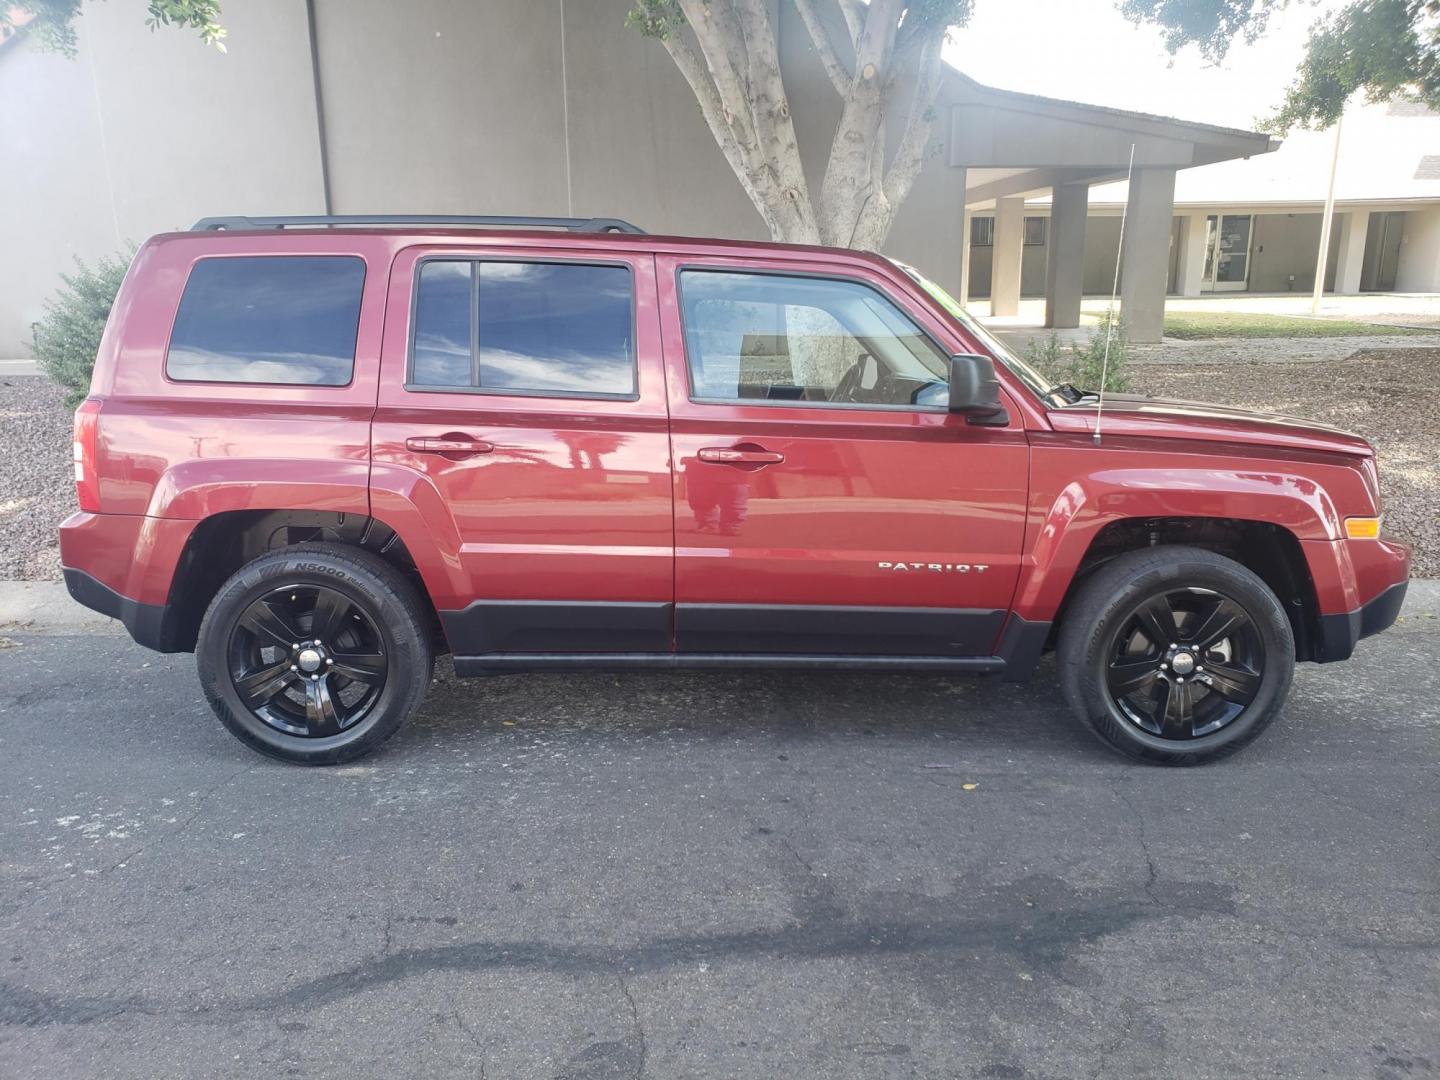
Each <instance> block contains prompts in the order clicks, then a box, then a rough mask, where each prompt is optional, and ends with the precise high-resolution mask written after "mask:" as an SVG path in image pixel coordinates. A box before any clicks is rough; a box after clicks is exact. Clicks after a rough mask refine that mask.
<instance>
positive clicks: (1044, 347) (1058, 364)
mask: <svg viewBox="0 0 1440 1080" xmlns="http://www.w3.org/2000/svg"><path fill="white" fill-rule="evenodd" d="M1107 332H1108V333H1109V335H1110V361H1109V363H1108V365H1107V364H1106V362H1105V335H1106V333H1107ZM1129 352H1130V345H1129V340H1128V338H1127V336H1126V333H1125V321H1124V320H1123V319H1121V318H1120V317H1119V316H1118V315H1115V314H1113V313H1109V312H1107V313H1106V314H1105V316H1104V318H1102V319H1101V320H1100V325H1099V327H1097V328H1096V330H1095V333H1094V334H1093V335H1091V337H1090V340H1089V341H1087V342H1086V343H1085V344H1084V345H1083V346H1082V345H1071V346H1070V348H1069V350H1068V351H1067V350H1066V349H1065V348H1064V347H1063V346H1062V345H1061V344H1060V338H1059V336H1058V335H1057V334H1056V333H1055V331H1053V330H1052V331H1050V335H1049V336H1048V337H1045V338H1036V339H1035V340H1033V341H1031V342H1030V344H1029V345H1028V346H1027V347H1026V349H1025V359H1026V360H1027V361H1029V363H1030V366H1031V367H1033V368H1035V369H1036V370H1037V371H1039V372H1040V374H1042V375H1044V376H1045V377H1046V378H1048V379H1050V380H1052V381H1054V382H1056V383H1070V384H1071V385H1072V386H1074V387H1076V388H1077V389H1080V390H1088V391H1095V390H1099V389H1101V386H1100V379H1101V371H1102V370H1103V371H1104V372H1105V376H1104V378H1105V386H1104V390H1105V391H1106V393H1112V392H1121V391H1125V390H1129V389H1130V374H1129V372H1128V371H1126V363H1127V361H1128V360H1129Z"/></svg>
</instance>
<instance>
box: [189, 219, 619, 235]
mask: <svg viewBox="0 0 1440 1080" xmlns="http://www.w3.org/2000/svg"><path fill="white" fill-rule="evenodd" d="M329 225H465V226H467V227H473V226H477V225H506V226H512V227H514V226H521V227H529V228H538V229H568V230H569V231H570V232H615V233H638V234H641V235H643V234H644V232H645V230H644V229H642V228H640V227H639V226H638V225H632V224H630V222H628V221H622V220H621V219H620V218H607V217H594V218H573V217H513V216H507V215H499V214H301V215H293V216H286V217H207V218H201V219H200V220H199V221H197V222H196V223H195V224H194V225H192V226H190V231H191V232H219V231H221V230H223V229H297V228H324V227H326V226H329Z"/></svg>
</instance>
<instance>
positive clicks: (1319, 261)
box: [1310, 113, 1345, 315]
mask: <svg viewBox="0 0 1440 1080" xmlns="http://www.w3.org/2000/svg"><path fill="white" fill-rule="evenodd" d="M1344 123H1345V114H1344V113H1341V114H1340V118H1339V119H1338V120H1336V121H1335V149H1334V151H1333V152H1332V153H1331V155H1330V190H1329V191H1327V192H1326V193H1325V216H1324V218H1323V219H1322V220H1321V222H1320V252H1319V254H1317V255H1316V256H1315V292H1314V293H1313V294H1312V295H1311V297H1310V314H1311V315H1319V314H1320V294H1321V293H1323V292H1324V291H1325V264H1326V263H1327V262H1329V261H1330V258H1329V256H1330V219H1331V218H1333V217H1334V216H1335V170H1336V167H1337V166H1338V165H1339V164H1340V127H1341V125H1342V124H1344Z"/></svg>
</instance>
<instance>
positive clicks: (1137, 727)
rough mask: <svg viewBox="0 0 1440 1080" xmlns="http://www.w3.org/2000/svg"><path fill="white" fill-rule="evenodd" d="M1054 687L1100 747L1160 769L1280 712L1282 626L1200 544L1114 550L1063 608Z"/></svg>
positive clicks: (1286, 645) (1256, 729)
mask: <svg viewBox="0 0 1440 1080" xmlns="http://www.w3.org/2000/svg"><path fill="white" fill-rule="evenodd" d="M1056 651H1057V654H1058V656H1057V658H1058V661H1059V669H1060V688H1061V691H1062V693H1063V694H1064V696H1065V699H1066V701H1067V702H1068V703H1069V705H1070V707H1071V708H1072V710H1074V712H1075V713H1076V715H1077V716H1079V718H1080V719H1081V720H1082V721H1084V723H1085V724H1086V726H1087V727H1089V728H1090V730H1091V731H1093V732H1094V733H1095V734H1096V735H1097V736H1099V737H1100V739H1101V740H1102V741H1104V742H1105V743H1107V744H1108V745H1110V746H1111V747H1113V748H1114V749H1116V750H1119V751H1120V752H1121V753H1123V754H1127V755H1129V756H1130V757H1133V758H1138V759H1140V760H1142V761H1149V762H1156V763H1159V764H1165V765H1194V764H1198V763H1200V762H1202V761H1208V760H1213V759H1215V758H1219V757H1223V756H1225V755H1228V754H1232V753H1234V752H1235V751H1236V750H1239V749H1240V748H1241V747H1242V746H1244V745H1245V744H1247V743H1249V742H1250V741H1251V740H1252V739H1254V738H1255V737H1256V736H1258V735H1259V734H1260V732H1262V731H1263V730H1264V729H1265V728H1266V727H1267V726H1268V725H1269V724H1270V722H1271V721H1272V720H1274V719H1275V716H1276V715H1277V714H1278V713H1279V712H1280V710H1281V708H1282V707H1283V706H1284V703H1285V698H1286V696H1287V694H1288V693H1289V690H1290V681H1291V677H1292V675H1293V672H1294V667H1295V640H1294V636H1293V634H1292V632H1291V628H1290V621H1289V619H1288V618H1287V617H1286V614H1285V611H1284V609H1283V608H1282V607H1281V606H1280V602H1279V601H1278V600H1277V599H1276V598H1275V594H1274V593H1272V592H1271V591H1270V589H1269V587H1268V586H1267V585H1266V584H1265V583H1264V582H1263V581H1262V580H1260V578H1259V577H1257V576H1256V575H1255V574H1254V573H1252V572H1251V571H1250V570H1248V569H1246V568H1245V567H1244V566H1241V565H1240V564H1239V563H1237V562H1235V561H1234V560H1233V559H1227V558H1225V557H1224V556H1222V555H1217V554H1215V553H1214V552H1212V551H1205V550H1203V549H1201V548H1192V547H1179V546H1174V547H1170V546H1164V547H1155V548H1148V549H1146V550H1144V551H1135V552H1130V553H1129V554H1126V555H1121V556H1120V557H1118V558H1116V559H1115V560H1113V561H1112V562H1110V563H1108V564H1106V565H1105V566H1104V567H1103V568H1101V569H1100V570H1098V571H1097V572H1096V573H1095V575H1094V576H1093V577H1092V578H1090V580H1088V581H1087V582H1085V584H1084V585H1083V586H1081V588H1080V591H1079V592H1078V593H1077V594H1076V596H1075V598H1074V600H1073V601H1072V602H1071V604H1070V606H1069V610H1068V612H1067V614H1066V616H1065V620H1064V623H1063V624H1062V626H1061V628H1060V637H1059V641H1058V643H1057V649H1056Z"/></svg>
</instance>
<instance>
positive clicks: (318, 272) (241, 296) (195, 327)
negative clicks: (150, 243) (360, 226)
mask: <svg viewBox="0 0 1440 1080" xmlns="http://www.w3.org/2000/svg"><path fill="white" fill-rule="evenodd" d="M364 285H365V261H364V260H363V259H360V258H357V257H355V256H351V255H278V256H271V255H256V256H231V257H223V258H210V259H201V260H200V261H199V262H197V263H196V264H195V266H194V268H193V269H191V271H190V278H189V280H188V281H187V282H186V284H185V292H184V295H182V296H181V298H180V310H179V312H178V313H177V314H176V316H175V327H174V329H173V330H172V331H171V334H170V348H169V350H168V352H167V353H166V357H165V373H166V375H168V376H169V377H170V378H171V379H175V380H179V381H184V382H224V383H272V384H275V383H279V384H284V385H298V386H345V385H346V384H347V383H349V382H350V379H351V376H352V374H353V372H354V368H355V337H356V333H357V332H358V328H359V325H360V296H361V291H362V290H363V288H364Z"/></svg>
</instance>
